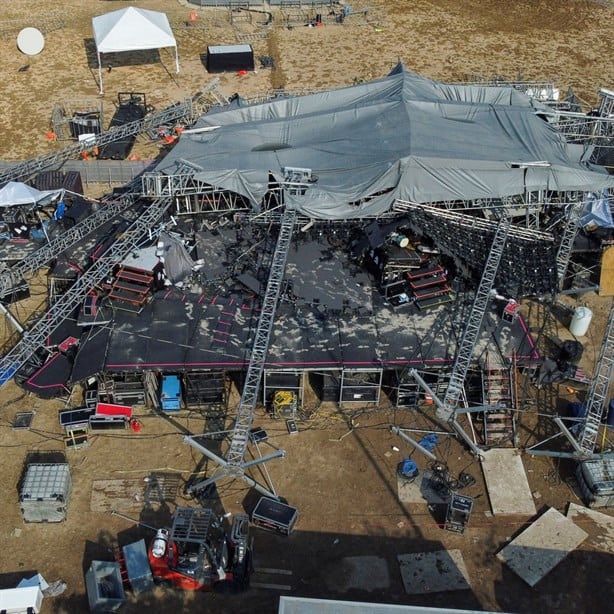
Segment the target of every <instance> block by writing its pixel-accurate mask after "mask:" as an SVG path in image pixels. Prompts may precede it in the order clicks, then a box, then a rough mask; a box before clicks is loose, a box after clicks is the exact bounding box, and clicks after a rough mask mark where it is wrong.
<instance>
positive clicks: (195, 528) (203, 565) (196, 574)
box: [147, 507, 252, 592]
mask: <svg viewBox="0 0 614 614" xmlns="http://www.w3.org/2000/svg"><path fill="white" fill-rule="evenodd" d="M248 539H249V517H248V516H247V514H236V515H235V516H234V518H233V522H232V526H231V529H230V534H227V533H226V531H225V529H224V526H223V524H222V519H219V518H218V517H217V516H216V515H215V514H214V512H213V510H211V509H205V508H193V507H177V508H176V510H175V513H174V515H173V525H172V527H171V529H170V530H169V529H165V528H163V529H158V530H157V532H156V535H155V537H154V539H153V540H152V542H151V544H150V545H149V548H148V552H147V554H148V559H149V565H150V567H151V571H152V575H153V578H154V581H155V582H156V583H158V584H162V585H168V586H174V587H177V588H181V589H184V590H194V591H199V590H202V591H211V590H227V591H231V592H233V591H237V592H238V591H240V590H244V589H246V588H247V587H248V586H249V577H250V574H251V571H252V568H251V566H252V560H251V548H250V546H249V545H248Z"/></svg>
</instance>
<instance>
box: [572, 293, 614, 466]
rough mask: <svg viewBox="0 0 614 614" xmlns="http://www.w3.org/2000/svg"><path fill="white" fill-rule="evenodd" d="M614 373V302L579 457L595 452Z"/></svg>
mask: <svg viewBox="0 0 614 614" xmlns="http://www.w3.org/2000/svg"><path fill="white" fill-rule="evenodd" d="M613 372H614V301H613V302H612V306H611V307H610V315H609V317H608V323H607V325H606V330H605V334H604V337H603V343H602V344H601V350H600V351H599V358H598V359H597V368H596V369H595V373H594V375H593V379H592V380H591V385H590V388H589V390H588V395H587V397H586V420H585V422H584V426H583V428H582V432H581V433H580V437H579V440H578V444H579V450H578V451H577V456H580V457H584V458H590V457H591V456H593V453H594V451H595V443H596V440H597V435H598V433H599V427H600V425H601V417H602V416H603V411H604V409H605V405H606V401H607V396H608V390H609V388H610V382H611V381H612V373H613Z"/></svg>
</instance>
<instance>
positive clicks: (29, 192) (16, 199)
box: [0, 181, 63, 207]
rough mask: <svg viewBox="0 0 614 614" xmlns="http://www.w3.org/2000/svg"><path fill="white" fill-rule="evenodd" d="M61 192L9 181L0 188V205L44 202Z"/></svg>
mask: <svg viewBox="0 0 614 614" xmlns="http://www.w3.org/2000/svg"><path fill="white" fill-rule="evenodd" d="M62 192H63V190H37V189H36V188H33V187H32V186H29V185H27V184H26V183H21V182H19V181H9V182H8V183H7V184H6V185H4V186H3V187H2V188H1V189H0V207H15V206H19V205H36V204H39V203H41V204H44V203H45V202H47V201H51V200H52V199H53V198H55V197H56V196H59V195H60V194H62Z"/></svg>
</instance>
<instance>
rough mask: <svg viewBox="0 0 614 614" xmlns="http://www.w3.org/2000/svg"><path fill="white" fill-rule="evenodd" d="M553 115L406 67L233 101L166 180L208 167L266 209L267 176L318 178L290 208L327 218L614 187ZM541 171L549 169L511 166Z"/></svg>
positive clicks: (191, 141)
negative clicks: (396, 205)
mask: <svg viewBox="0 0 614 614" xmlns="http://www.w3.org/2000/svg"><path fill="white" fill-rule="evenodd" d="M545 113H548V109H547V108H546V107H544V106H543V105H541V104H540V103H537V102H534V101H531V100H530V99H529V98H528V97H527V96H525V95H524V94H522V93H521V92H518V91H516V90H514V89H513V88H506V87H482V86H476V85H465V86H463V85H454V84H445V83H438V82H436V81H431V80H429V79H425V78H423V77H420V76H419V75H416V74H415V73H412V72H410V71H408V70H406V69H405V68H404V67H403V66H402V65H399V66H397V67H396V68H395V69H394V70H393V71H392V72H391V74H390V75H388V76H387V77H385V78H383V79H379V80H377V81H372V82H369V83H362V84H358V85H354V86H351V87H347V88H342V89H338V90H331V91H326V92H321V93H317V94H311V95H307V96H298V97H283V98H275V99H273V100H271V101H268V102H265V103H262V104H255V105H244V104H243V105H242V104H241V101H240V100H238V101H235V104H233V105H230V106H229V107H224V108H222V109H220V110H219V111H216V112H212V113H209V114H207V115H204V116H203V117H201V118H200V119H199V120H198V121H197V123H196V125H195V126H194V128H195V129H198V128H212V127H217V128H215V129H211V130H207V131H202V132H188V133H187V134H183V135H182V136H181V138H180V140H179V142H178V143H177V145H176V146H175V147H174V149H173V150H172V151H171V152H170V153H169V154H168V155H167V156H166V157H165V158H164V160H163V161H162V162H161V163H160V164H159V165H158V167H157V170H159V171H162V172H167V173H169V174H172V173H174V172H176V170H177V165H178V160H179V159H185V160H189V161H191V162H193V163H195V164H197V165H199V166H200V167H202V168H203V170H202V171H198V172H197V173H196V175H195V177H196V178H197V179H199V180H201V181H204V182H206V183H208V184H211V185H213V186H215V187H217V188H221V189H226V190H230V191H233V192H237V193H239V194H242V195H243V196H245V197H247V198H248V199H249V200H250V201H251V202H252V204H253V206H254V207H255V208H257V207H258V206H259V204H260V202H261V201H262V197H263V196H264V194H265V193H266V191H267V189H268V182H269V173H271V174H273V176H274V177H276V178H277V179H283V170H282V169H283V168H284V167H299V168H309V169H311V170H312V172H313V174H314V175H315V176H316V177H317V181H316V182H315V183H313V184H312V185H311V187H309V188H308V190H307V191H306V192H305V194H303V195H296V196H293V197H292V201H291V202H290V203H288V204H290V205H291V206H292V205H293V206H295V207H296V208H298V209H299V211H300V212H301V213H303V214H305V215H308V216H310V217H313V218H319V219H346V218H356V217H363V216H373V215H378V214H380V213H383V212H385V211H387V210H388V209H389V208H390V206H391V204H392V202H393V201H394V200H395V199H397V198H399V199H403V200H410V201H413V202H419V203H427V202H438V201H442V200H459V199H460V200H471V199H476V198H496V197H502V196H509V195H513V194H524V193H525V191H526V190H537V189H544V190H553V191H568V190H580V191H594V190H599V189H603V188H606V187H614V177H612V176H609V175H607V173H606V172H605V171H603V172H601V169H599V168H598V167H588V166H587V165H585V164H582V163H581V162H580V158H581V155H582V149H581V148H579V147H578V146H573V145H568V144H566V142H565V140H564V138H563V137H562V136H561V135H560V134H559V133H558V132H557V131H556V130H555V129H554V128H552V127H551V126H550V125H549V124H548V123H547V122H546V121H544V120H543V119H542V118H541V117H539V116H538V114H542V115H543V114H545ZM533 162H547V163H548V164H549V166H544V167H530V168H514V167H513V165H515V164H519V163H533ZM286 202H288V200H287V199H286ZM359 202H361V204H357V203H359ZM353 203H356V204H353Z"/></svg>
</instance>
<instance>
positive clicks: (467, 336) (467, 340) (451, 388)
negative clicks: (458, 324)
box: [438, 219, 511, 420]
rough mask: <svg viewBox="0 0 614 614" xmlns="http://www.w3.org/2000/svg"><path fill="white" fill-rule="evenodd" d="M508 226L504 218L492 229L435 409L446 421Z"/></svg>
mask: <svg viewBox="0 0 614 614" xmlns="http://www.w3.org/2000/svg"><path fill="white" fill-rule="evenodd" d="M510 226H511V223H510V221H509V220H505V219H503V220H501V222H500V223H499V226H498V228H497V231H496V232H495V236H494V239H493V242H492V247H491V248H490V253H489V254H488V258H487V260H486V264H485V266H484V272H483V274H482V278H481V279H480V285H479V286H478V289H477V292H476V295H475V299H474V301H473V306H472V308H471V313H470V314H469V319H468V321H467V325H466V326H465V330H464V331H463V336H462V338H461V342H460V346H459V349H458V352H457V354H456V359H455V361H454V367H453V369H452V375H451V376H450V382H449V384H448V387H447V389H446V393H445V395H444V398H443V407H439V408H438V410H439V411H438V413H439V414H440V417H441V418H443V419H445V420H451V419H453V418H454V414H455V412H456V409H457V406H458V402H459V400H460V399H461V398H462V395H463V391H464V385H465V378H466V377H467V371H468V370H469V365H470V364H471V358H472V356H473V350H474V348H475V344H476V342H477V340H478V336H479V334H480V329H481V328H482V320H483V319H484V314H485V313H486V309H487V308H488V302H489V300H490V292H491V290H492V288H493V284H494V282H495V277H496V276H497V269H498V268H499V262H500V261H501V256H502V255H503V250H504V249H505V242H506V240H507V236H508V233H509V230H510Z"/></svg>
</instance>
